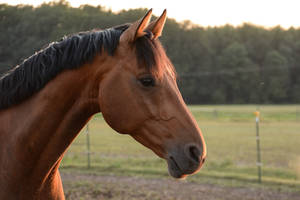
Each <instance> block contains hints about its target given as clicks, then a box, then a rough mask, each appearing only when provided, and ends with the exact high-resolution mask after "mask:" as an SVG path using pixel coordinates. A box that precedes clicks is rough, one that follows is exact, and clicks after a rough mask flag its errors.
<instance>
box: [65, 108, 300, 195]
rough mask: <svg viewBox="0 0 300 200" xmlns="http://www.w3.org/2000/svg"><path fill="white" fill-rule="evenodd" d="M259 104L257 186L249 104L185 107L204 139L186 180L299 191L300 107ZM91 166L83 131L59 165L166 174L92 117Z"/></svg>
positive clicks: (157, 162) (150, 156)
mask: <svg viewBox="0 0 300 200" xmlns="http://www.w3.org/2000/svg"><path fill="white" fill-rule="evenodd" d="M299 108H300V106H298V105H289V106H288V105H282V106H273V105H272V106H260V108H259V109H260V111H261V123H260V136H261V153H262V161H263V166H262V169H263V172H262V175H263V177H262V180H263V183H262V184H261V185H259V184H257V183H256V182H257V167H256V140H255V117H254V114H253V112H254V111H255V110H256V106H254V105H247V106H242V105H231V106H215V105H211V106H207V105H206V106H190V109H191V111H192V112H193V114H194V116H195V118H196V120H197V121H198V123H199V126H200V128H201V129H202V132H203V135H204V138H205V140H206V143H207V149H208V157H207V160H206V163H205V165H204V167H203V169H202V170H201V171H200V172H199V173H198V174H196V175H193V176H191V177H189V178H188V180H190V181H193V182H205V183H212V184H223V185H231V186H244V185H251V186H255V187H261V186H264V187H270V188H274V189H283V190H293V191H294V190H295V191H300V114H299V113H297V112H298V111H299V110H300V109H299ZM89 131H90V140H91V152H92V153H91V165H92V167H91V168H90V169H87V167H86V166H87V154H86V152H87V151H86V134H85V130H83V132H82V133H81V134H79V136H78V137H77V138H76V140H75V141H74V142H73V143H72V145H71V146H70V148H69V150H68V151H67V153H66V154H65V157H64V159H63V162H62V165H61V169H62V170H67V171H72V170H76V171H81V172H82V173H96V174H113V175H126V176H137V175H138V176H144V177H165V178H166V177H168V172H167V166H166V163H165V161H164V160H162V159H159V158H158V157H157V156H155V155H154V153H152V152H151V151H150V150H148V149H147V148H145V147H144V146H142V145H140V144H139V143H137V142H136V141H135V140H133V139H132V138H131V137H130V136H128V135H120V134H118V133H116V132H115V131H113V130H112V129H111V128H110V127H109V126H108V125H107V124H106V123H105V121H104V120H103V118H102V116H101V114H98V115H96V116H95V117H94V118H93V119H92V120H91V121H90V123H89Z"/></svg>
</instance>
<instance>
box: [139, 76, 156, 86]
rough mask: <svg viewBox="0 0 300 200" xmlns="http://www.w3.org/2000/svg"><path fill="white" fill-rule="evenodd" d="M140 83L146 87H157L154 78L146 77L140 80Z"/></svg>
mask: <svg viewBox="0 0 300 200" xmlns="http://www.w3.org/2000/svg"><path fill="white" fill-rule="evenodd" d="M139 81H140V82H141V83H142V85H143V86H144V87H154V86H155V80H154V79H153V78H152V77H145V78H141V79H139Z"/></svg>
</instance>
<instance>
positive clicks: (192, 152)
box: [188, 145, 201, 163]
mask: <svg viewBox="0 0 300 200" xmlns="http://www.w3.org/2000/svg"><path fill="white" fill-rule="evenodd" d="M188 150H189V151H188V152H189V156H190V157H191V158H192V160H194V161H196V162H197V163H199V162H200V160H199V157H200V154H201V153H200V150H199V148H198V147H197V146H194V145H191V146H189V148H188Z"/></svg>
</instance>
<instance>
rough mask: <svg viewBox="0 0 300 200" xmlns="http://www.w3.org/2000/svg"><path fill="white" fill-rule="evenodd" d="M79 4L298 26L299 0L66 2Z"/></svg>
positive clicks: (210, 22) (214, 22)
mask: <svg viewBox="0 0 300 200" xmlns="http://www.w3.org/2000/svg"><path fill="white" fill-rule="evenodd" d="M68 1H69V2H70V3H71V5H72V6H74V7H78V6H80V5H81V4H90V5H98V4H100V5H101V6H105V7H106V8H107V9H111V10H112V11H115V12H117V11H119V10H122V9H130V8H141V7H142V8H149V9H150V8H153V14H154V15H160V14H161V12H162V11H163V9H165V8H166V9H167V11H168V17H170V18H175V19H176V20H177V21H179V22H180V21H183V20H190V21H192V22H193V23H195V24H199V25H201V26H221V25H225V24H231V25H234V26H238V25H241V24H243V23H245V22H247V23H252V24H256V25H260V26H265V27H274V26H277V25H280V26H282V27H284V28H289V27H291V26H294V27H300V11H299V9H300V0H180V1H177V0H147V1H146V0H68ZM42 2H49V0H21V1H20V0H0V3H8V4H12V5H16V4H31V5H35V6H36V5H38V4H41V3H42Z"/></svg>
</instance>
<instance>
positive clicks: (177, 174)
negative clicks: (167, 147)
mask: <svg viewBox="0 0 300 200" xmlns="http://www.w3.org/2000/svg"><path fill="white" fill-rule="evenodd" d="M167 163H168V170H169V174H170V176H172V177H173V178H176V179H184V178H185V177H186V176H187V174H184V173H183V172H182V170H181V169H180V167H179V166H178V164H177V163H176V161H175V159H174V158H172V157H170V158H168V159H167Z"/></svg>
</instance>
